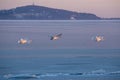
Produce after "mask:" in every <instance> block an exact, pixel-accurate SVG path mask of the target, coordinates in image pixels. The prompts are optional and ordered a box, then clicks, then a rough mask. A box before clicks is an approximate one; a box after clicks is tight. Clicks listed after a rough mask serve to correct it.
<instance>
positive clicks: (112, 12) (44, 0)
mask: <svg viewBox="0 0 120 80" xmlns="http://www.w3.org/2000/svg"><path fill="white" fill-rule="evenodd" d="M33 2H34V3H35V5H40V6H46V7H51V8H57V9H65V10H71V11H77V12H85V13H93V14H96V15H97V16H99V17H102V18H103V17H104V18H110V17H119V18H120V0H0V9H10V8H15V7H18V6H25V5H31V4H32V3H33Z"/></svg>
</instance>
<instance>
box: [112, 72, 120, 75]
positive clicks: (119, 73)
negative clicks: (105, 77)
mask: <svg viewBox="0 0 120 80" xmlns="http://www.w3.org/2000/svg"><path fill="white" fill-rule="evenodd" d="M110 74H111V75H120V71H115V72H111V73H110Z"/></svg>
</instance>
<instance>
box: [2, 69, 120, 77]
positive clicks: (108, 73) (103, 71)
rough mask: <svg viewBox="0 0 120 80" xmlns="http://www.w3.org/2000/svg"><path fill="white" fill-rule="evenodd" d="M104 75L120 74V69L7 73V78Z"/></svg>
mask: <svg viewBox="0 0 120 80" xmlns="http://www.w3.org/2000/svg"><path fill="white" fill-rule="evenodd" d="M104 75H120V71H114V72H106V71H105V70H104V69H98V70H93V71H91V72H83V73H82V72H75V73H62V72H58V73H43V74H42V73H41V74H7V75H4V78H6V79H39V78H41V77H58V76H60V77H64V76H91V77H93V76H104Z"/></svg>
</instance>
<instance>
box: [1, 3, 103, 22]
mask: <svg viewBox="0 0 120 80" xmlns="http://www.w3.org/2000/svg"><path fill="white" fill-rule="evenodd" d="M0 19H5V20H9V19H12V20H99V19H101V18H100V17H98V16H96V15H94V14H90V13H78V12H73V11H67V10H62V9H53V8H48V7H43V6H36V5H28V6H22V7H17V8H14V9H9V10H0Z"/></svg>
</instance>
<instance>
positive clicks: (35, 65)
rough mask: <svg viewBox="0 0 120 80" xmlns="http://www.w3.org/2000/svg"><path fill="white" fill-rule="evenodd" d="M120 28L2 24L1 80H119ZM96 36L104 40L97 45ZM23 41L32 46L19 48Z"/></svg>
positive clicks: (116, 24)
mask: <svg viewBox="0 0 120 80" xmlns="http://www.w3.org/2000/svg"><path fill="white" fill-rule="evenodd" d="M119 26H120V21H112V20H111V21H105V20H100V21H99V20H98V21H97V20H96V21H94V20H93V21H92V20H91V21H89V20H88V21H76V20H75V21H74V20H73V21H72V20H71V21H54V20H53V21H39V20H36V21H32V20H30V21H25V20H20V21H19V20H18V21H14V20H5V21H0V37H1V40H0V80H120V43H119V41H120V37H119V36H120V27H119ZM59 33H62V34H63V35H62V37H61V38H60V39H59V40H56V41H51V40H50V37H51V36H52V35H55V34H59ZM96 35H101V36H104V38H105V40H104V41H102V42H100V43H97V42H95V41H94V40H92V39H91V38H92V37H94V36H96ZM20 38H26V39H30V40H32V43H31V44H25V45H21V44H18V43H17V41H18V40H19V39H20Z"/></svg>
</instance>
